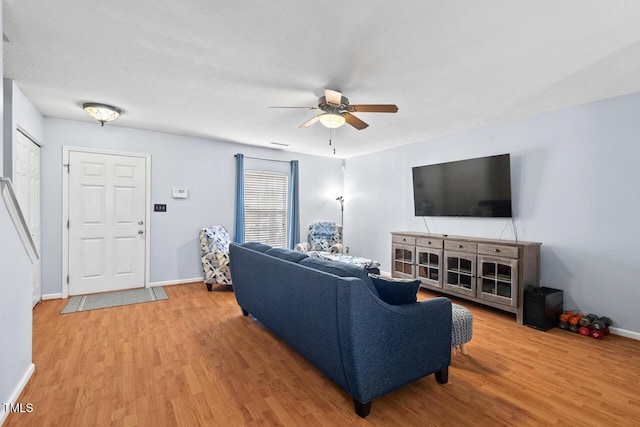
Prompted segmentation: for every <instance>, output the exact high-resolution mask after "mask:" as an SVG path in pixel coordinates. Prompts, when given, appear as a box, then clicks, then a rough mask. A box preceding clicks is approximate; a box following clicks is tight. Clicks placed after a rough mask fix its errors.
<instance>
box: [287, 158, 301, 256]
mask: <svg viewBox="0 0 640 427" xmlns="http://www.w3.org/2000/svg"><path fill="white" fill-rule="evenodd" d="M290 165H291V169H290V173H289V230H288V233H287V234H288V236H289V249H293V247H294V246H295V245H296V244H297V243H300V199H299V197H298V187H299V186H298V161H297V160H292V161H291V162H290Z"/></svg>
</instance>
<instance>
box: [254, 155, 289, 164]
mask: <svg viewBox="0 0 640 427" xmlns="http://www.w3.org/2000/svg"><path fill="white" fill-rule="evenodd" d="M244 158H245V159H253V160H264V161H265V162H280V163H290V162H291V160H276V159H263V158H261V157H251V156H244Z"/></svg>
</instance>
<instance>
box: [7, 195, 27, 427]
mask: <svg viewBox="0 0 640 427" xmlns="http://www.w3.org/2000/svg"><path fill="white" fill-rule="evenodd" d="M0 236H1V237H0V241H1V244H0V325H2V327H1V328H0V424H2V420H3V418H4V417H5V416H6V413H5V407H4V406H2V405H1V404H2V403H15V400H16V399H17V398H18V394H19V393H20V391H21V389H22V387H23V386H24V385H25V384H26V379H27V378H28V377H29V375H30V374H31V372H32V370H31V369H32V365H31V360H32V359H31V337H32V332H31V327H32V317H31V316H32V311H31V268H32V264H31V261H30V259H29V256H28V255H27V252H26V251H25V249H24V246H23V244H22V241H21V240H20V237H19V236H18V233H17V231H16V229H15V226H14V224H13V221H12V220H11V218H10V216H9V212H8V210H7V208H6V206H5V203H4V200H3V199H2V198H1V197H0Z"/></svg>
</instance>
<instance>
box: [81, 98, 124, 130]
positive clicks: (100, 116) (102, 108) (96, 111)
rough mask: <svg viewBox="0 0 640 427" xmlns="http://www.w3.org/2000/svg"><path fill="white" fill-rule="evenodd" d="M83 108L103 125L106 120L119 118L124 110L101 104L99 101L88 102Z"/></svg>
mask: <svg viewBox="0 0 640 427" xmlns="http://www.w3.org/2000/svg"><path fill="white" fill-rule="evenodd" d="M82 108H83V109H84V111H86V112H87V114H88V115H89V116H90V117H92V118H94V119H96V120H97V121H99V122H100V124H101V125H102V126H104V124H105V123H106V122H111V121H113V120H115V119H117V118H118V117H120V114H121V113H122V110H121V109H119V108H118V107H114V106H112V105H107V104H99V103H97V102H86V103H84V104H82Z"/></svg>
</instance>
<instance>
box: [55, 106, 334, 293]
mask: <svg viewBox="0 0 640 427" xmlns="http://www.w3.org/2000/svg"><path fill="white" fill-rule="evenodd" d="M81 113H82V112H81ZM45 135H46V142H47V144H46V148H47V149H46V150H43V152H42V177H43V179H42V206H43V209H44V210H43V220H42V233H43V238H42V252H43V261H42V262H43V263H42V271H43V285H42V289H43V294H44V295H55V294H59V293H60V292H61V289H62V288H61V275H62V256H61V253H60V252H61V247H62V205H61V204H62V173H63V168H62V147H63V146H65V145H66V146H73V147H88V148H95V149H102V150H115V151H125V152H134V153H146V154H150V155H151V163H152V166H151V203H152V204H153V203H166V204H167V212H166V213H153V212H152V213H151V282H152V283H162V282H167V281H169V282H170V281H179V280H187V279H193V278H198V277H202V267H201V264H200V246H199V242H198V230H199V229H200V228H201V227H203V226H207V225H214V224H219V225H223V226H224V227H226V228H227V230H229V231H230V232H232V231H233V228H234V200H235V158H234V154H236V153H243V154H245V156H252V157H261V158H269V159H279V160H286V161H288V160H294V159H297V160H299V162H300V188H301V192H300V222H301V226H302V230H301V235H305V231H306V226H307V225H308V224H309V223H311V222H313V221H315V220H317V219H331V220H336V221H337V220H339V218H340V210H339V205H338V203H337V202H336V201H335V196H336V194H338V193H339V192H340V191H341V190H342V184H343V173H342V161H341V160H338V159H332V158H325V157H315V156H308V155H302V154H295V153H289V152H284V151H280V150H273V149H269V148H259V147H254V146H248V145H240V144H234V143H229V142H222V141H213V140H205V139H200V138H191V137H185V136H178V135H171V134H166V133H159V132H150V131H142V130H135V129H128V128H122V127H117V126H110V125H109V124H107V125H105V126H104V127H100V125H99V124H98V123H88V122H79V121H71V120H61V119H52V118H46V119H45ZM174 187H178V188H186V189H187V190H189V198H188V199H186V200H180V199H173V198H172V197H171V189H172V188H174ZM203 286H204V285H203Z"/></svg>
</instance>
